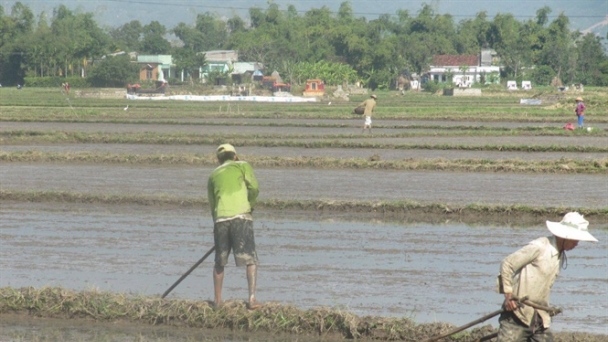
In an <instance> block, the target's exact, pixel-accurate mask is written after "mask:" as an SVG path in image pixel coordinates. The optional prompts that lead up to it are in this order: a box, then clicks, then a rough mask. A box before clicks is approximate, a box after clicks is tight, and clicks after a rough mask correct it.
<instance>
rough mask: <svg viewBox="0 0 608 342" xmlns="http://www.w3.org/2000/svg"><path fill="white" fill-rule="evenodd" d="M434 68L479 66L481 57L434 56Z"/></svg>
mask: <svg viewBox="0 0 608 342" xmlns="http://www.w3.org/2000/svg"><path fill="white" fill-rule="evenodd" d="M433 65H434V66H454V67H459V66H461V65H468V66H478V65H479V56H477V55H434V56H433Z"/></svg>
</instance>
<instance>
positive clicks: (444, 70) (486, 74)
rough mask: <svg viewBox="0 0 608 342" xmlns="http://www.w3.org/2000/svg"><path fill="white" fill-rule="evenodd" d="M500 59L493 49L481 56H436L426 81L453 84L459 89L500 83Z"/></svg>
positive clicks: (487, 50) (483, 51)
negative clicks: (481, 84) (474, 84)
mask: <svg viewBox="0 0 608 342" xmlns="http://www.w3.org/2000/svg"><path fill="white" fill-rule="evenodd" d="M497 63H498V57H497V54H496V52H494V51H493V50H491V49H484V50H482V51H481V53H480V54H479V55H435V56H433V61H432V63H431V65H430V68H429V71H428V72H427V73H426V75H425V77H424V81H425V82H428V81H435V82H451V83H452V84H454V85H455V86H457V87H471V85H473V83H479V82H483V83H484V84H489V83H499V82H500V66H497V65H496V64H497Z"/></svg>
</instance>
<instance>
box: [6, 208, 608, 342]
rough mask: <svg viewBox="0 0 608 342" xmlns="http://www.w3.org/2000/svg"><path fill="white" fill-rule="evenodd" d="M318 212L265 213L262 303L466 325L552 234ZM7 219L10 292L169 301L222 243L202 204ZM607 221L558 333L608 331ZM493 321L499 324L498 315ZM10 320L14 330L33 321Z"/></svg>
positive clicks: (568, 281) (570, 270) (561, 284)
mask: <svg viewBox="0 0 608 342" xmlns="http://www.w3.org/2000/svg"><path fill="white" fill-rule="evenodd" d="M313 215H314V217H313ZM313 215H310V214H306V213H304V214H302V213H293V212H287V213H285V212H283V213H272V212H261V211H260V212H259V213H258V212H256V219H255V223H254V226H255V230H256V244H257V249H258V255H259V257H260V267H259V274H258V277H259V280H258V294H257V295H258V299H259V300H261V301H272V302H279V303H282V304H286V305H294V306H296V307H298V308H301V309H307V308H313V307H319V306H328V307H334V308H340V309H342V310H346V311H350V312H353V313H355V314H357V315H360V316H366V315H372V316H390V317H408V318H410V319H412V320H414V321H415V322H417V323H429V322H448V323H452V324H455V325H462V324H464V323H468V322H470V321H472V320H474V319H477V318H479V317H481V316H483V315H485V314H487V313H489V312H492V311H495V310H497V309H498V308H500V305H501V303H502V295H500V294H497V293H496V292H495V278H496V275H497V272H498V268H499V264H500V262H501V260H502V259H503V258H504V257H505V256H507V255H508V254H509V253H511V252H513V251H515V250H516V249H518V248H520V247H521V246H523V245H525V244H526V243H528V242H529V241H531V240H533V239H535V238H537V237H540V236H545V235H549V233H548V230H547V229H546V228H545V227H544V226H543V225H542V224H539V225H538V226H532V227H513V226H505V225H496V226H489V225H479V226H475V225H467V224H462V223H458V222H450V221H446V222H443V223H433V224H431V223H411V222H392V221H388V220H382V219H373V218H371V217H370V216H360V217H357V216H353V215H352V214H344V213H331V214H327V213H326V214H324V215H318V213H314V214H313ZM296 216H297V217H296ZM0 225H1V226H0V228H1V235H2V240H1V241H0V273H1V275H2V276H1V277H0V287H6V286H10V287H15V288H19V287H24V286H34V287H43V286H60V287H64V288H68V289H74V290H85V289H90V288H97V289H99V290H102V291H110V292H126V293H133V294H138V295H145V296H157V295H158V296H160V294H162V293H163V292H164V291H165V290H166V289H167V288H168V287H169V286H170V285H171V284H173V283H174V282H175V281H176V280H177V279H178V278H179V277H180V276H181V275H182V274H183V273H184V272H185V271H186V270H188V268H190V266H191V265H193V264H194V263H195V262H196V261H197V260H198V259H199V258H200V257H201V256H202V255H203V254H204V253H205V252H207V250H209V248H211V247H212V245H213V236H212V224H211V218H210V217H207V216H204V214H203V213H202V212H201V210H200V209H183V208H172V209H169V208H165V207H163V208H157V207H139V206H120V207H119V206H105V205H104V206H101V205H85V204H69V205H65V206H61V205H59V204H32V203H14V204H7V205H3V209H2V212H1V220H0ZM606 228H607V227H606V225H605V223H604V225H603V226H601V225H598V224H596V223H594V222H591V224H590V229H591V230H592V233H593V234H594V235H595V236H596V237H597V238H598V239H599V240H600V241H599V242H598V243H581V244H579V246H578V247H577V248H576V249H574V250H573V251H570V252H569V253H568V267H567V269H566V270H562V271H561V274H560V276H559V277H558V279H557V281H556V283H555V285H554V287H553V290H552V298H551V305H552V306H558V307H561V308H563V310H564V313H563V314H561V315H558V316H556V317H554V320H553V325H552V329H553V330H554V331H586V332H592V333H601V334H607V333H608V331H607V328H606V327H607V326H608V317H607V316H606V312H607V310H608V300H607V299H606V298H608V293H607V292H608V289H607V287H606V274H607V271H608V260H607V255H606V250H607V248H606V247H607V244H608V242H607V241H608V236H607V235H608V234H607V233H606V232H607V229H606ZM211 274H212V258H209V259H208V260H207V261H205V262H204V263H203V264H202V265H201V266H200V267H199V268H198V269H197V270H195V271H194V272H193V273H192V274H191V275H190V276H189V277H188V278H186V279H185V280H184V281H183V282H182V283H181V284H180V285H179V286H178V287H177V288H175V290H173V292H172V293H171V294H170V295H169V297H170V298H183V299H192V300H209V299H212V298H213V281H212V277H211ZM246 296H247V285H246V279H245V270H244V269H241V268H236V267H234V266H232V264H230V265H229V266H228V267H227V268H226V276H225V280H224V298H225V299H243V300H244V299H245V298H246ZM488 323H490V324H492V325H493V326H497V319H492V320H490V321H488ZM3 325H5V326H3V331H5V330H6V329H7V328H9V327H13V330H14V329H17V330H19V329H21V328H22V326H20V325H19V324H17V323H14V324H9V325H8V326H6V325H7V323H6V322H4V323H3ZM9 330H11V329H9ZM4 339H5V337H4V336H2V333H0V340H3V341H4ZM222 339H223V338H222ZM222 339H220V340H222ZM77 340H79V339H78V338H76V339H73V340H72V341H77ZM178 340H179V339H178ZM226 340H232V339H226ZM236 340H238V339H236ZM68 341H70V340H68ZM214 341H215V340H214Z"/></svg>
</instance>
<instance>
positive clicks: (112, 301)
mask: <svg viewBox="0 0 608 342" xmlns="http://www.w3.org/2000/svg"><path fill="white" fill-rule="evenodd" d="M0 314H28V315H32V316H35V317H45V318H70V319H89V320H96V321H107V322H116V321H122V322H132V323H143V324H150V325H168V326H177V327H183V326H187V327H194V328H203V329H213V330H214V331H218V330H224V331H237V332H248V333H256V332H259V333H271V334H272V335H274V336H277V335H278V334H291V335H298V336H302V337H303V338H306V336H310V337H311V338H315V339H316V338H323V340H342V339H349V340H352V339H358V340H380V341H391V340H400V341H412V342H413V341H422V340H424V339H426V338H429V337H433V336H437V335H440V334H443V333H445V332H446V331H449V330H451V329H454V328H455V326H453V325H450V324H446V323H430V324H416V323H415V322H414V321H413V320H411V319H409V318H406V317H404V318H385V317H371V316H366V317H359V316H356V315H354V314H351V313H349V312H347V311H345V310H341V309H340V308H327V307H319V308H313V309H309V310H300V309H297V308H295V307H293V306H288V305H280V304H278V303H266V304H264V305H263V307H262V308H261V309H259V310H255V311H249V310H247V309H246V306H245V303H244V302H242V301H230V302H226V303H225V304H224V305H223V306H222V307H220V308H213V307H212V306H210V305H209V303H207V302H200V301H187V300H177V299H161V298H160V297H144V296H138V295H126V294H113V293H108V292H100V291H97V290H87V291H81V292H75V291H71V290H67V289H62V288H56V287H55V288H51V287H46V288H41V289H35V288H31V287H30V288H21V289H15V288H10V287H4V288H0ZM495 332H496V329H494V328H492V327H491V326H489V325H484V326H478V327H476V328H471V329H469V330H467V331H464V332H460V333H457V334H454V335H452V336H451V338H449V339H446V340H449V341H458V342H472V341H476V340H477V339H480V338H482V337H484V336H488V335H491V334H493V333H495ZM603 338H605V336H603V335H592V334H586V333H556V334H555V341H556V342H566V341H589V342H595V341H602V340H603Z"/></svg>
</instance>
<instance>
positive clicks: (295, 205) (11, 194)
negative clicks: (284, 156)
mask: <svg viewBox="0 0 608 342" xmlns="http://www.w3.org/2000/svg"><path fill="white" fill-rule="evenodd" d="M0 201H17V202H36V203H83V204H88V203H89V204H108V205H114V204H121V205H127V204H132V205H146V206H180V207H207V206H208V205H209V204H208V202H207V200H206V198H204V197H198V198H196V197H189V198H184V197H176V196H172V195H167V194H161V195H103V194H88V193H75V192H63V191H7V190H0ZM256 208H258V209H262V210H263V209H267V210H282V211H284V210H292V211H323V212H352V213H373V214H385V215H389V216H390V215H405V214H407V215H410V214H416V213H423V214H425V215H426V216H429V215H430V216H435V215H437V216H441V217H445V218H446V219H448V218H451V217H461V216H469V215H472V216H475V217H483V216H488V215H489V216H496V215H509V216H511V215H531V216H540V217H550V216H560V215H561V216H563V215H564V214H565V213H567V212H569V211H578V212H580V213H581V214H584V215H585V217H588V218H591V217H599V218H602V219H604V220H605V219H608V208H577V207H530V206H525V205H484V204H478V203H473V204H468V205H462V206H456V205H446V204H441V203H427V204H422V203H418V202H413V201H390V202H381V201H376V202H374V201H367V202H365V201H359V202H357V201H331V200H263V201H259V202H258V203H257V204H256ZM435 218H436V216H435Z"/></svg>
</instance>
